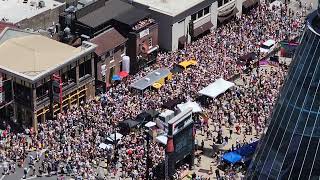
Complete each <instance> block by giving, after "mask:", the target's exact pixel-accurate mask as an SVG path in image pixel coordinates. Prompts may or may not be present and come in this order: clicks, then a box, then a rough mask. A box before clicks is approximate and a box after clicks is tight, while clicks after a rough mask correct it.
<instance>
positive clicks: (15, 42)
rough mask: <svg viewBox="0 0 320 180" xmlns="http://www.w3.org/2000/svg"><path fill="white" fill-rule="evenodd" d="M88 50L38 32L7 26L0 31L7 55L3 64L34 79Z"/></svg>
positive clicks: (0, 43)
mask: <svg viewBox="0 0 320 180" xmlns="http://www.w3.org/2000/svg"><path fill="white" fill-rule="evenodd" d="M14 34H15V36H14ZM7 35H9V36H7ZM94 47H95V45H94ZM85 50H86V49H85V48H83V47H78V48H75V47H72V46H69V45H67V44H63V43H60V42H58V41H55V40H52V39H50V38H47V37H45V36H41V35H39V34H36V33H28V32H23V31H21V30H15V29H9V28H7V29H5V30H4V31H3V32H2V33H1V34H0V57H5V58H1V59H0V68H2V69H4V70H7V71H9V72H12V73H15V74H17V75H20V76H22V77H24V78H26V79H29V80H35V79H37V78H38V77H40V76H42V75H43V74H45V73H47V72H50V71H52V70H53V69H55V68H57V67H59V66H61V65H62V64H64V63H67V62H69V61H71V60H73V59H75V58H76V57H78V56H80V55H82V54H84V53H85V52H86V51H85ZM92 50H93V49H92Z"/></svg>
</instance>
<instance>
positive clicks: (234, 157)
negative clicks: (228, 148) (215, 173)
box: [222, 152, 241, 164]
mask: <svg viewBox="0 0 320 180" xmlns="http://www.w3.org/2000/svg"><path fill="white" fill-rule="evenodd" d="M222 159H223V160H225V161H227V162H229V163H231V164H234V163H236V162H239V161H241V156H240V155H239V154H237V153H235V152H229V153H226V154H224V155H223V156H222Z"/></svg>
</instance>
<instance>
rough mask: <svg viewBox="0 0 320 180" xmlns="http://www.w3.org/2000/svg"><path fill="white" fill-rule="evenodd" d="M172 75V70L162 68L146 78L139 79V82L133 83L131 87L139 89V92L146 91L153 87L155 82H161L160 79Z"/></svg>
mask: <svg viewBox="0 0 320 180" xmlns="http://www.w3.org/2000/svg"><path fill="white" fill-rule="evenodd" d="M169 74H170V70H169V69H167V68H160V69H157V70H155V71H152V72H151V73H149V74H148V75H146V76H145V77H143V78H141V79H139V80H138V81H136V82H134V83H132V84H131V85H130V87H132V88H135V89H138V90H144V89H146V88H147V87H149V86H151V85H152V84H154V83H155V82H157V81H159V80H160V79H162V78H164V77H167V76H168V75H169Z"/></svg>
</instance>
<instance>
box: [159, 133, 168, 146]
mask: <svg viewBox="0 0 320 180" xmlns="http://www.w3.org/2000/svg"><path fill="white" fill-rule="evenodd" d="M156 140H157V141H158V142H159V143H161V144H164V145H167V141H168V137H167V136H165V135H160V136H158V137H156Z"/></svg>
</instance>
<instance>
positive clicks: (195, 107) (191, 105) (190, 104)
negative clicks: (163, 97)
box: [177, 101, 202, 113]
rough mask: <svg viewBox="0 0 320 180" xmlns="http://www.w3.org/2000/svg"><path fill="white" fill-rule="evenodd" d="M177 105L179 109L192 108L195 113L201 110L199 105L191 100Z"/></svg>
mask: <svg viewBox="0 0 320 180" xmlns="http://www.w3.org/2000/svg"><path fill="white" fill-rule="evenodd" d="M177 107H178V108H179V109H180V111H184V110H186V109H188V108H191V109H192V112H194V113H196V112H202V109H201V107H200V105H199V104H198V103H196V102H191V101H188V102H186V103H183V104H178V105H177Z"/></svg>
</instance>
